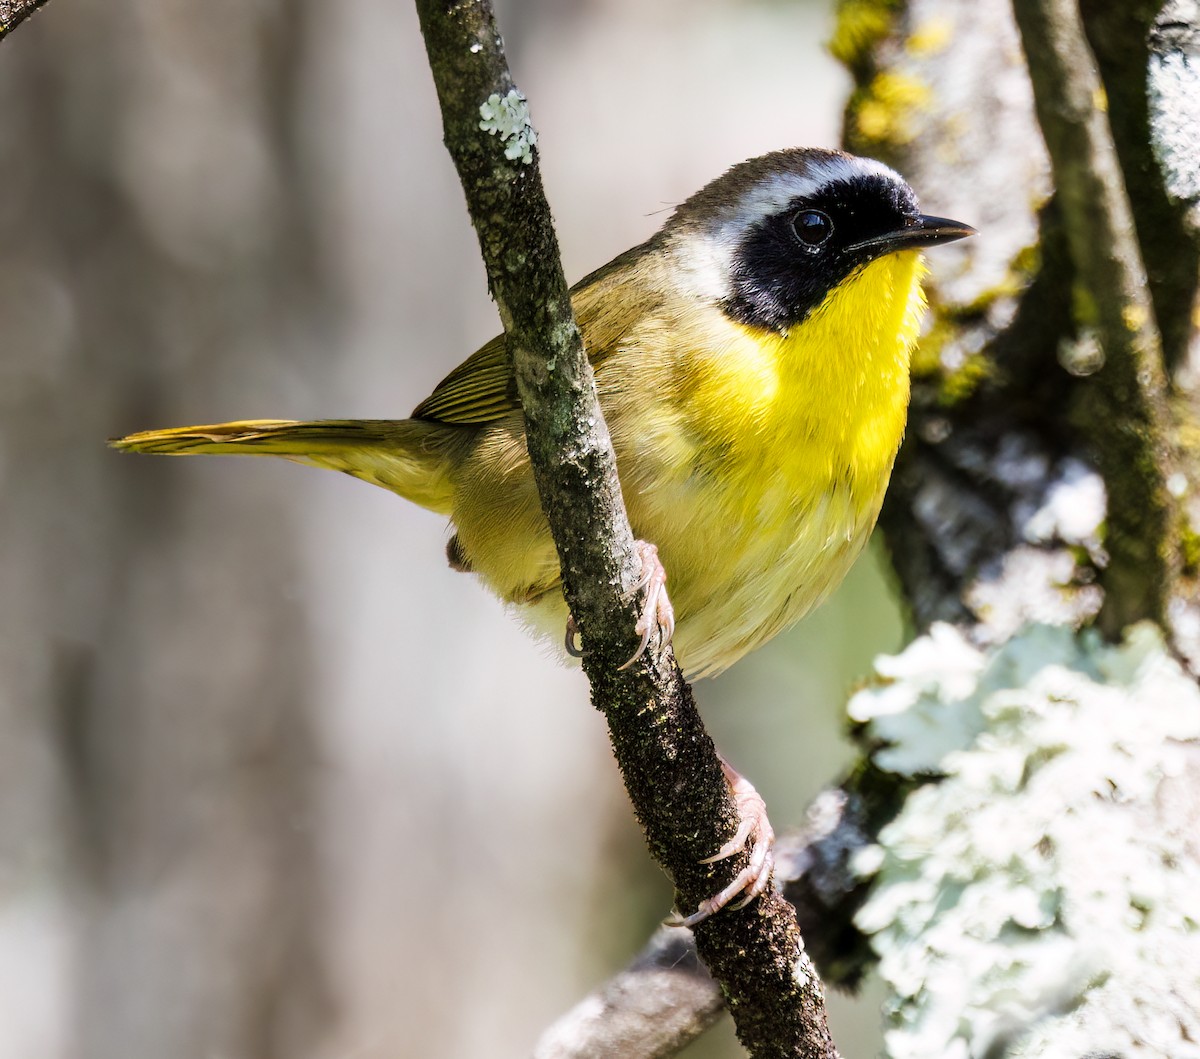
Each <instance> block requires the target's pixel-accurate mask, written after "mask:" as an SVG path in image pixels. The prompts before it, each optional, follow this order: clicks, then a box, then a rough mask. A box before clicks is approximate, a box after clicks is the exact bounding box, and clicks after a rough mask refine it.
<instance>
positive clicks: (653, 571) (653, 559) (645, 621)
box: [566, 541, 753, 790]
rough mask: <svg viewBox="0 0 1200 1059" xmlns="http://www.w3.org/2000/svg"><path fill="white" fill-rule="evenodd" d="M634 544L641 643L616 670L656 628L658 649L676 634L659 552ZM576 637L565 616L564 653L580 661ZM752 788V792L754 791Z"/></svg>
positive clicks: (625, 666)
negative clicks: (640, 594) (641, 600)
mask: <svg viewBox="0 0 1200 1059" xmlns="http://www.w3.org/2000/svg"><path fill="white" fill-rule="evenodd" d="M635 543H636V545H637V550H638V556H639V558H640V559H641V560H642V576H641V577H640V578H639V579H638V583H637V584H636V585H634V586H633V591H634V593H635V594H636V593H638V592H641V591H642V589H645V590H646V602H645V604H644V605H643V607H642V613H641V616H640V617H639V618H638V622H637V625H635V626H634V630H635V631H636V632H638V633H640V634H641V637H642V642H641V643H640V644H638V649H637V650H636V651H635V652H634V653H633V657H632V658H630V659H629V660H628V661H627V662H625V663H624V664H623V665H621V666H620V667H618V668H619V669H628V668H629V667H630V666H631V665H633V663H634V662H636V661H637V660H638V659H639V658H641V657H642V655H644V654H645V653H646V648H647V647H649V646H650V637H651V636H652V635H653V633H654V630H655V629H658V636H659V650H662V648H664V647H666V646H667V644H669V643H670V642H671V638H672V637H673V636H674V635H675V608H674V607H672V606H671V600H670V598H669V597H668V596H667V571H666V569H664V567H663V564H662V562H661V561H660V560H659V558H658V549H657V548H656V547H655V546H654V545H653V544H649V543H648V542H646V541H637V542H635ZM578 638H579V626H578V625H576V624H575V618H574V616H573V615H568V616H567V635H566V648H567V654H569V655H570V656H571V657H572V658H579V657H581V656H582V655H583V649H582V648H581V647H580V646H579V642H578ZM751 789H752V790H753V788H751Z"/></svg>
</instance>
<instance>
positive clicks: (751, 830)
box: [667, 754, 775, 927]
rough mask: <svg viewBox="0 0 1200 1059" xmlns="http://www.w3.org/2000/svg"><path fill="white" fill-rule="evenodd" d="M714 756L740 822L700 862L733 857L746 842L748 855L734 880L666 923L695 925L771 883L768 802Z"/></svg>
mask: <svg viewBox="0 0 1200 1059" xmlns="http://www.w3.org/2000/svg"><path fill="white" fill-rule="evenodd" d="M717 757H719V758H720V760H721V769H722V770H723V771H724V773H725V779H726V781H727V782H728V783H729V789H730V790H731V791H732V792H733V801H734V804H735V805H736V806H737V810H738V821H739V823H738V829H737V832H736V833H735V834H734V836H733V838H731V839H730V840H729V841H728V842H726V843H725V845H723V846H722V847H721V848H720V849H719V850H717V852H716V853H714V854H713V855H712V856H711V857H706V858H705V859H704V860H702V861H701V862H700V863H701V864H715V863H716V862H717V861H719V860H724V859H725V858H726V857H732V856H733V855H734V854H735V853H739V852H740V851H741V850H743V849H745V848H746V843H747V842H748V843H749V844H750V859H749V861H747V863H746V866H745V867H744V868H743V869H742V870H741V871H740V872H738V873H737V875H736V876H735V877H734V879H733V882H731V883H730V884H729V885H728V886H726V887H725V889H723V890H722V891H720V893H716V894H713V896H712V897H710V898H708V899H707V900H705V901H701V902H700V907H699V908H697V909H696V911H695V912H693V913H692V914H691V915H690V916H681V915H680V914H679V913H678V912H674V913H672V914H671V916H670V917H669V918H668V919H667V923H668V924H669V925H671V926H677V927H694V926H695V925H696V924H697V923H701V922H703V921H704V920H706V919H707V918H708V917H709V916H711V915H712V914H713V913H714V912H719V911H720V910H721V909H722V908H724V907H725V906H726V905H728V904H729V903H730V902H731V901H732V900H733V899H734V898H735V897H737V896H739V895H742V894H744V895H745V896H743V897H742V899H741V900H740V901H738V903H737V904H736V905H734V906H733V907H734V908H735V909H738V908H745V907H746V905H748V904H749V903H750V902H751V901H753V900H754V899H755V898H756V897H758V896H759V895H761V894H762V893H764V892H765V891H766V889H767V887H768V886H770V884H771V873H772V871H774V870H775V851H774V845H775V831H774V829H773V828H772V827H771V822H770V821H769V820H768V819H767V803H766V802H764V801H763V800H762V795H760V794H759V793H758V791H756V790H755V789H754V784H752V783H751V782H750V781H749V780H748V779H746V777H745V776H743V775H742V774H741V773H740V772H738V770H737V769H735V768H734V767H733V766H732V765H731V764H729V762H728V761H726V760H725V759H724V758H723V757H721V755H720V754H718V755H717Z"/></svg>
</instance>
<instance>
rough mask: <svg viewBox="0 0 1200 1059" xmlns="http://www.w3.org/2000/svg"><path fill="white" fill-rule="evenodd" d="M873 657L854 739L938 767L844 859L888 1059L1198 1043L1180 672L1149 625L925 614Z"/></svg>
mask: <svg viewBox="0 0 1200 1059" xmlns="http://www.w3.org/2000/svg"><path fill="white" fill-rule="evenodd" d="M878 670H879V674H880V676H881V677H882V678H883V680H882V681H881V682H880V683H879V685H878V686H874V687H870V688H867V689H866V690H864V691H861V692H859V693H858V694H857V695H855V697H854V698H853V699H852V701H851V704H850V711H851V714H852V716H854V717H855V718H856V719H857V720H860V721H863V722H866V723H867V724H868V726H869V733H870V735H871V736H872V737H874V738H876V739H878V740H882V741H886V743H887V744H889V745H888V746H887V748H886V749H882V750H880V751H879V752H878V753H877V754H876V755H875V760H876V761H877V763H878V764H879V765H880V766H881V767H883V768H885V769H887V770H889V771H895V772H900V773H904V774H907V775H912V776H920V775H924V774H928V773H931V772H937V773H940V774H941V775H942V777H943V778H941V779H939V780H936V781H934V780H931V781H930V782H929V783H928V784H926V785H924V786H922V787H920V788H919V789H918V790H917V791H916V792H915V793H913V794H912V795H911V796H910V797H909V798H908V800H907V802H906V804H905V806H904V808H903V810H902V811H901V813H900V815H899V816H898V817H897V818H896V819H895V820H894V821H893V822H892V823H891V824H889V825H888V826H887V827H886V828H884V829H883V831H882V832H881V834H880V836H879V844H878V845H877V846H872V847H869V848H868V849H866V850H865V851H863V853H862V854H860V856H859V859H858V861H857V863H856V868H857V870H859V871H860V872H861V873H862V874H864V875H873V876H874V877H875V881H874V883H873V887H872V890H871V893H870V896H869V898H868V900H867V902H866V904H865V905H864V906H863V908H862V910H861V911H860V913H859V915H858V917H857V923H858V925H859V927H860V928H861V929H862V930H863V931H864V932H866V933H868V934H869V935H870V936H871V940H872V944H873V945H874V947H875V948H876V950H877V952H878V954H879V957H880V971H881V973H882V976H883V978H884V980H885V981H886V982H887V984H888V985H889V986H890V988H891V990H892V997H891V1000H890V1002H889V1008H888V1021H889V1026H890V1029H889V1031H888V1034H887V1048H888V1054H889V1055H890V1056H891V1057H892V1059H918V1057H919V1059H930V1057H934V1056H936V1057H938V1059H966V1057H988V1059H1001V1057H1016V1056H1021V1057H1030V1059H1032V1057H1035V1056H1037V1057H1042V1059H1051V1057H1053V1059H1059V1057H1062V1059H1068V1057H1070V1059H1080V1057H1083V1056H1086V1055H1097V1056H1122V1057H1128V1059H1132V1057H1135V1056H1137V1057H1142V1056H1146V1057H1149V1056H1156V1057H1163V1059H1168V1057H1169V1059H1197V1057H1200V865H1198V864H1197V854H1196V845H1195V843H1196V842H1197V829H1198V828H1200V822H1198V821H1197V820H1196V819H1195V807H1196V805H1197V804H1198V803H1197V800H1196V798H1195V796H1194V795H1193V798H1192V801H1191V802H1190V803H1188V802H1186V800H1185V801H1184V806H1185V807H1184V808H1182V809H1181V808H1179V806H1178V805H1177V804H1176V803H1175V800H1174V799H1173V798H1172V797H1170V796H1168V792H1169V791H1171V790H1172V789H1174V787H1180V788H1182V787H1184V784H1183V783H1182V782H1181V781H1180V780H1179V779H1178V778H1177V777H1179V776H1181V775H1182V774H1183V773H1184V771H1185V769H1186V768H1187V764H1188V761H1189V755H1190V759H1191V761H1192V762H1193V765H1192V767H1193V768H1195V764H1194V762H1195V759H1196V754H1197V747H1196V745H1195V743H1194V742H1192V743H1190V744H1189V742H1188V741H1195V740H1197V739H1200V690H1198V689H1197V687H1196V685H1195V683H1194V682H1193V681H1192V680H1191V679H1189V678H1188V677H1187V676H1186V674H1184V673H1183V672H1182V671H1181V669H1180V667H1179V666H1178V665H1177V664H1176V662H1175V661H1174V660H1173V659H1172V658H1171V657H1170V656H1169V655H1168V654H1167V652H1166V651H1165V649H1164V647H1163V643H1162V640H1161V637H1160V636H1159V634H1158V632H1157V631H1156V630H1155V629H1154V628H1153V627H1151V626H1139V627H1136V628H1134V629H1133V630H1131V632H1130V634H1129V636H1128V638H1127V640H1126V642H1125V643H1124V644H1123V645H1121V646H1116V647H1114V646H1108V645H1105V644H1103V643H1102V642H1101V641H1100V640H1099V639H1098V638H1096V637H1094V636H1093V635H1091V634H1087V633H1085V634H1082V635H1076V634H1074V633H1072V632H1071V631H1070V630H1069V629H1064V628H1055V627H1047V626H1040V627H1033V628H1030V629H1027V630H1024V631H1022V633H1021V634H1020V635H1018V636H1016V637H1014V638H1013V639H1012V640H1010V641H1009V642H1008V643H1006V644H1004V645H1003V646H1000V647H996V648H992V649H990V650H989V651H987V652H986V653H985V652H982V651H979V650H977V649H976V648H975V647H973V646H971V645H970V644H969V643H967V642H966V641H965V640H964V639H963V638H962V636H961V635H960V634H959V633H958V632H957V631H955V630H954V629H951V628H950V627H948V626H940V627H935V628H934V629H933V630H931V632H930V633H929V635H927V636H924V637H922V638H920V639H918V640H917V641H916V642H915V643H913V644H912V645H911V646H910V647H909V648H908V649H907V650H906V651H904V652H903V653H902V654H901V655H899V656H896V657H893V658H886V659H882V660H881V661H880V662H879V663H878ZM1192 779H1193V780H1194V776H1193V777H1192ZM1173 785H1174V787H1173ZM1173 805H1174V806H1175V808H1172V806H1173ZM1187 805H1190V806H1191V808H1190V809H1188V808H1186V806H1187ZM1189 844H1190V847H1189Z"/></svg>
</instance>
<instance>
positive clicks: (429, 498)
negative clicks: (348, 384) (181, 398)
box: [109, 419, 464, 514]
mask: <svg viewBox="0 0 1200 1059" xmlns="http://www.w3.org/2000/svg"><path fill="white" fill-rule="evenodd" d="M463 440H464V438H463V431H462V429H461V428H455V427H448V426H446V425H444V424H440V423H433V422H426V421H423V420H417V419H324V420H316V421H313V422H297V421H295V420H289V419H247V420H240V421H238V422H233V423H214V424H208V425H204V426H192V427H171V428H169V429H166V430H143V431H140V432H139V433H136V434H128V435H126V436H125V437H122V438H112V439H111V440H110V441H109V444H110V445H111V446H112V447H113V448H115V449H120V450H121V451H123V452H140V453H149V454H153V455H160V456H190V455H201V454H209V455H218V456H282V457H283V458H284V459H289V460H293V461H295V462H297V463H306V464H310V465H312V466H315V467H326V468H329V469H330V470H335V471H343V472H345V473H346V474H351V475H353V476H354V477H355V478H360V479H362V480H363V481H365V482H370V483H372V484H373V485H378V486H382V487H383V488H384V489H390V490H391V491H392V492H394V493H399V494H400V495H401V496H403V497H406V498H408V499H409V500H412V501H414V502H415V503H418V504H420V505H421V506H422V507H427V508H429V509H430V510H433V511H438V512H441V513H443V514H449V513H450V508H451V505H452V501H453V481H452V478H453V469H454V464H455V457H456V453H457V451H458V450H459V449H460V447H461V443H462V441H463Z"/></svg>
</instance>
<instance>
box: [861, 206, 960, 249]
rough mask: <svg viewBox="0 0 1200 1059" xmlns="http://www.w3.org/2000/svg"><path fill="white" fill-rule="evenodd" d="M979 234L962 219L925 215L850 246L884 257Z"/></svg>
mask: <svg viewBox="0 0 1200 1059" xmlns="http://www.w3.org/2000/svg"><path fill="white" fill-rule="evenodd" d="M975 234H977V233H976V231H975V229H974V228H972V227H971V226H970V225H969V224H963V223H962V221H952V220H949V219H947V218H946V217H929V216H925V215H922V216H920V217H914V218H912V219H911V220H909V221H907V222H906V223H905V225H904V227H903V228H898V229H896V230H895V231H893V232H884V233H883V234H881V235H873V236H871V238H869V239H864V240H862V241H861V242H858V243H855V244H853V245H852V246H848V247H847V248H846V249H847V250H869V251H871V254H872V256H875V257H881V256H882V255H884V254H891V253H895V252H896V251H897V250H917V249H919V248H920V247H923V246H938V245H940V244H941V243H953V242H954V241H955V240H957V239H966V238H967V236H969V235H975Z"/></svg>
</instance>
